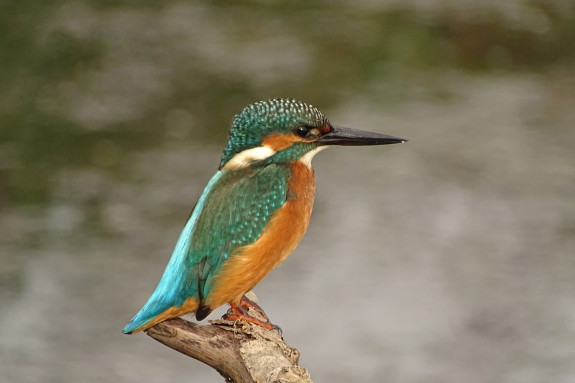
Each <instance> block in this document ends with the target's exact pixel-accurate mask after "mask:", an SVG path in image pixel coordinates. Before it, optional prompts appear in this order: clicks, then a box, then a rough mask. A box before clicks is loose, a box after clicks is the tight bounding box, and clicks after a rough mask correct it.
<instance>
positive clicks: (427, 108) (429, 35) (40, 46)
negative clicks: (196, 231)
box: [0, 0, 575, 383]
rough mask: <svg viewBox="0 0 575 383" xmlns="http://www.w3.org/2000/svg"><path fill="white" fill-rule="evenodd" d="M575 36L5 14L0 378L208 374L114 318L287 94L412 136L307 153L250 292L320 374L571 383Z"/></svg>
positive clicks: (467, 7) (518, 25)
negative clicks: (299, 192)
mask: <svg viewBox="0 0 575 383" xmlns="http://www.w3.org/2000/svg"><path fill="white" fill-rule="evenodd" d="M574 41H575V4H574V3H573V2H572V1H561V0H549V1H542V0H533V1H520V0H507V1H495V0H493V1H481V2H477V1H471V0H469V1H458V2H452V1H423V0H420V1H394V0H388V1H370V0H360V1H355V2H345V1H316V2H310V1H290V2H282V1H272V2H269V1H259V2H249V1H214V2H199V1H119V2H118V1H109V0H84V1H62V0H53V1H42V2H38V1H31V0H3V1H2V2H1V3H0V84H1V85H0V381H1V382H15V383H20V382H22V383H36V382H46V383H51V382H54V383H62V382H63V383H66V382H174V381H181V382H219V381H222V378H221V377H220V376H219V375H218V374H217V373H215V372H213V371H211V370H210V368H208V367H206V366H204V365H201V364H200V363H198V362H195V361H193V360H191V359H188V358H187V357H184V356H182V355H180V354H178V353H177V352H175V351H172V350H170V349H168V348H166V347H164V346H162V345H160V344H158V343H156V342H154V341H153V340H152V339H150V338H148V337H147V336H145V335H142V334H139V335H134V336H126V335H122V334H121V329H122V327H123V326H124V324H125V323H126V322H127V321H128V320H129V319H130V318H131V317H132V315H133V314H135V313H136V311H137V310H138V309H139V308H140V307H141V306H142V305H143V304H144V303H145V301H146V299H147V298H148V296H149V295H150V294H151V292H152V291H153V289H154V288H155V286H156V283H157V282H158V280H159V278H160V276H161V274H162V272H163V269H164V267H165V265H166V263H167V261H168V258H169V256H170V254H171V252H172V248H173V246H174V244H175V242H176V239H177V237H178V235H179V232H180V230H181V228H182V227H183V224H184V223H185V220H186V218H187V217H188V214H189V211H190V210H191V208H192V206H193V205H194V203H195V200H196V199H197V198H198V196H199V195H200V193H201V192H202V190H203V187H204V186H205V184H206V183H207V181H208V180H209V178H210V177H211V175H212V174H213V173H214V172H215V170H216V168H217V165H218V163H219V157H220V152H221V150H222V149H223V147H224V144H225V140H226V134H227V129H228V127H229V123H230V121H231V119H232V118H233V115H234V114H235V113H237V112H238V111H240V110H241V109H242V108H243V107H244V106H245V105H247V104H249V103H251V102H254V101H257V100H261V99H268V98H275V97H292V98H296V99H301V100H302V101H306V102H309V103H312V104H313V105H315V106H316V107H318V108H319V109H320V110H322V111H323V112H324V113H325V114H327V115H328V117H329V118H330V120H331V121H332V122H333V123H334V124H338V125H343V126H349V127H354V128H358V129H364V130H374V131H377V132H382V133H387V134H392V135H397V136H402V137H406V138H408V139H410V140H411V141H410V142H409V143H408V144H403V145H392V146H388V147H371V148H333V149H330V150H327V151H326V152H323V153H321V154H320V155H318V156H317V157H316V159H315V160H314V165H315V169H316V176H317V198H316V205H315V210H314V214H313V216H312V222H311V226H310V229H309V230H308V233H307V235H306V237H305V238H304V240H303V242H302V243H301V244H300V246H299V247H298V249H297V250H296V251H295V253H294V254H293V255H292V256H291V257H290V258H289V259H288V261H287V262H286V263H285V264H284V265H283V266H282V267H280V268H278V269H276V270H275V271H273V272H272V273H271V274H270V275H269V276H268V277H267V278H266V279H265V281H264V282H262V283H261V284H260V285H258V287H257V288H256V290H255V292H256V293H257V294H258V296H259V298H260V301H261V303H262V305H263V307H264V308H265V309H266V312H267V313H268V314H269V316H270V317H271V319H272V320H273V322H275V323H277V324H279V325H281V326H282V328H283V330H284V337H285V339H286V341H287V343H288V344H290V345H291V346H294V347H297V348H299V349H300V350H301V352H302V355H303V356H302V359H301V364H302V365H303V366H305V367H307V368H308V369H309V371H310V372H311V375H312V378H314V380H315V381H317V382H397V383H412V382H426V383H427V382H447V383H449V382H454V383H455V382H467V383H475V382H506V383H507V382H509V383H519V382H521V383H523V382H526V383H528V382H534V383H535V382H558V383H567V382H574V381H575V203H574V202H575V43H574ZM221 314H222V310H220V311H218V312H216V313H215V314H213V315H211V317H210V318H212V319H214V318H218V317H219V316H220V315H221Z"/></svg>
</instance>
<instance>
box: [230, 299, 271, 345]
mask: <svg viewBox="0 0 575 383" xmlns="http://www.w3.org/2000/svg"><path fill="white" fill-rule="evenodd" d="M230 306H231V307H230V308H229V310H228V312H227V313H225V314H224V316H223V317H222V319H223V320H229V321H236V320H243V321H245V322H250V323H254V324H257V325H258V326H261V327H263V328H265V329H268V330H270V331H277V332H278V333H279V335H280V336H281V335H282V329H281V328H280V327H279V326H276V325H275V324H273V323H271V322H270V319H269V318H268V316H267V315H266V314H265V312H264V310H263V309H262V308H261V307H260V306H259V305H258V304H257V303H255V302H254V301H252V300H250V299H248V298H246V296H245V295H243V296H242V298H241V299H240V303H239V305H235V304H233V303H230ZM249 310H253V311H254V312H255V313H256V314H257V316H259V317H261V319H260V318H257V317H255V316H253V315H250V314H249Z"/></svg>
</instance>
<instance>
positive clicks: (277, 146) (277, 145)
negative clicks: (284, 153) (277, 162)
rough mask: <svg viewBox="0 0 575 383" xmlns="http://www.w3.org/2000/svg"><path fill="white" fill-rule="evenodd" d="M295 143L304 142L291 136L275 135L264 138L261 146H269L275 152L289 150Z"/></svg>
mask: <svg viewBox="0 0 575 383" xmlns="http://www.w3.org/2000/svg"><path fill="white" fill-rule="evenodd" d="M296 141H305V140H304V139H303V138H300V137H296V136H294V135H293V134H279V133H276V134H274V135H271V136H269V137H266V138H264V140H263V141H262V144H263V145H266V146H269V147H270V148H272V149H273V150H275V151H276V152H279V151H280V150H284V149H285V148H289V147H290V146H291V145H292V144H293V143H294V142H296Z"/></svg>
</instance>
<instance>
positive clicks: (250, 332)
mask: <svg viewBox="0 0 575 383" xmlns="http://www.w3.org/2000/svg"><path fill="white" fill-rule="evenodd" d="M211 323H212V324H211V325H199V324H196V323H192V322H188V321H185V320H183V319H180V318H176V319H170V320H167V321H165V322H162V323H158V324H157V325H155V326H154V327H151V328H150V329H148V330H146V333H147V334H148V335H149V336H150V337H152V338H153V339H155V340H157V341H158V342H160V343H162V344H164V345H166V346H168V347H171V348H173V349H174V350H176V351H179V352H181V353H182V354H185V355H188V356H190V357H192V358H194V359H197V360H199V361H200V362H203V363H205V364H207V365H209V366H210V367H212V368H214V369H216V370H217V371H218V372H219V373H220V374H221V375H222V376H223V377H224V378H226V380H227V381H233V382H235V383H294V382H298V383H312V380H311V378H310V376H309V374H308V372H307V370H306V369H305V368H303V367H300V366H298V360H299V355H300V353H299V351H298V350H296V349H295V348H291V347H289V346H288V345H287V344H285V343H284V341H283V339H282V338H281V337H280V336H279V335H278V334H276V333H275V332H272V331H269V330H266V329H264V328H262V327H260V326H257V325H254V324H251V323H248V322H244V321H236V322H230V321H223V320H218V321H211Z"/></svg>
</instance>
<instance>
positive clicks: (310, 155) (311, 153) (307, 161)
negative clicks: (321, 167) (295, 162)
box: [299, 146, 327, 168]
mask: <svg viewBox="0 0 575 383" xmlns="http://www.w3.org/2000/svg"><path fill="white" fill-rule="evenodd" d="M325 148H327V146H318V147H317V148H315V149H314V150H312V151H309V152H307V153H306V154H305V155H303V156H302V158H300V159H299V161H300V162H302V163H303V164H305V165H306V166H307V167H308V168H311V160H312V159H313V157H314V156H315V155H316V154H318V153H319V152H321V151H322V150H324V149H325Z"/></svg>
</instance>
